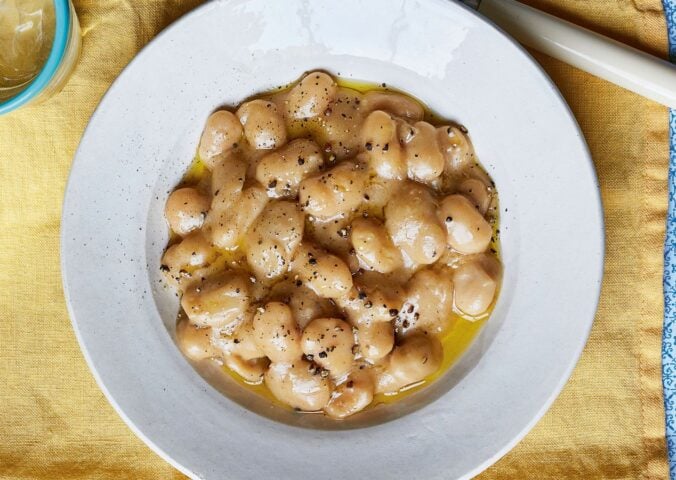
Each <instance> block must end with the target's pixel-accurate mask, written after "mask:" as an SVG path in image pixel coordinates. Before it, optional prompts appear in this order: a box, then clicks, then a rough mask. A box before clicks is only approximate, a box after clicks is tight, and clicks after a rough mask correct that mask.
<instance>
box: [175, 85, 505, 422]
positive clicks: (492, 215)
mask: <svg viewBox="0 0 676 480" xmlns="http://www.w3.org/2000/svg"><path fill="white" fill-rule="evenodd" d="M337 81H338V85H339V89H338V96H337V98H338V100H336V101H335V102H334V103H333V104H332V106H331V109H330V111H329V113H328V114H327V116H329V117H330V118H331V119H335V120H331V119H329V120H328V127H327V119H326V118H311V119H302V120H289V119H288V118H287V119H286V129H287V135H288V138H287V139H286V143H287V144H288V142H290V141H291V140H293V139H297V138H308V137H309V138H312V139H313V140H315V141H316V143H317V145H319V146H320V148H321V149H322V150H323V156H324V159H325V161H326V163H328V165H329V166H332V165H336V164H339V163H340V162H341V161H343V160H349V159H352V158H354V157H355V156H357V155H360V154H363V153H364V152H363V146H362V143H361V142H360V140H359V137H358V136H356V135H355V136H354V137H351V136H350V135H347V136H346V135H343V134H342V133H341V132H344V131H346V130H349V129H350V128H352V127H351V126H350V118H351V117H350V116H351V115H352V114H354V111H355V110H354V108H353V107H354V103H353V102H355V101H356V102H357V103H358V102H359V99H361V98H362V95H363V94H366V93H368V92H373V91H381V92H393V91H394V90H391V89H390V88H388V87H387V86H386V85H384V84H383V85H373V84H368V83H362V82H355V81H347V80H343V79H338V80H337ZM294 85H295V84H294ZM294 85H290V86H287V87H280V88H278V89H276V90H275V91H273V92H270V93H266V94H263V95H259V96H257V97H255V98H256V99H263V100H265V101H272V102H274V103H276V104H277V105H278V106H279V105H283V104H284V102H285V100H286V99H287V98H288V97H287V96H288V95H289V90H290V89H291V88H292V87H293V86H294ZM397 93H399V92H397ZM424 119H425V121H427V122H429V123H430V124H432V125H434V126H437V125H449V123H448V122H442V121H440V120H439V117H438V116H437V115H435V114H433V112H431V111H430V110H429V109H425V112H424ZM361 121H362V119H360V122H361ZM454 128H455V127H454ZM457 128H459V129H460V131H462V132H463V133H466V130H465V129H464V127H459V126H458V127H457ZM332 132H336V134H335V135H334V134H333V133H332ZM243 143H244V145H239V146H237V148H239V149H241V150H242V152H243V154H244V157H245V158H247V160H248V161H249V162H250V165H249V167H248V173H247V177H249V176H250V175H251V174H252V172H255V170H256V165H257V164H258V162H259V161H260V159H261V157H262V156H263V155H262V154H261V153H260V151H256V150H255V149H252V148H251V147H250V146H249V145H248V143H247V142H243ZM249 143H250V142H249ZM269 152H270V150H266V151H265V152H263V153H269ZM323 171H324V170H323ZM365 174H366V173H365ZM469 178H472V179H478V180H480V181H481V182H482V183H483V184H485V185H486V186H487V188H488V191H489V192H491V195H490V197H489V198H490V201H489V203H487V204H486V205H484V206H483V207H480V206H479V205H478V204H477V205H476V207H477V208H478V209H480V208H485V214H484V216H485V219H486V220H487V221H488V223H489V224H490V227H491V228H492V233H493V235H492V238H491V241H490V244H489V246H488V248H487V249H486V252H487V254H488V255H489V256H492V257H493V258H495V259H496V260H497V261H498V263H499V258H500V247H499V229H498V220H499V218H498V197H497V192H496V191H495V189H494V184H493V183H492V181H491V180H490V177H489V176H488V175H487V174H486V172H485V171H484V170H483V168H482V167H481V165H480V164H479V163H478V162H477V161H476V159H475V158H474V157H473V153H472V158H471V162H470V164H469V166H468V167H465V168H463V169H462V170H461V171H460V170H458V171H457V172H455V173H448V172H446V173H444V174H443V175H442V176H440V177H439V179H438V180H433V181H431V182H429V183H428V185H429V186H430V188H432V189H433V190H434V192H436V193H435V195H437V196H439V198H442V197H443V196H444V195H448V194H454V193H458V189H459V188H460V186H462V185H464V183H463V182H464V181H466V180H467V179H469ZM274 183H276V182H274ZM400 184H401V181H398V180H397V181H393V182H389V181H383V180H382V178H380V177H379V176H375V175H373V174H371V176H370V177H369V180H368V181H367V182H366V185H365V190H364V192H365V193H364V200H363V201H362V202H361V203H360V204H359V206H358V207H357V208H356V209H355V210H354V211H353V212H352V213H351V214H350V215H348V216H346V217H336V218H335V219H333V218H332V219H328V220H326V219H324V220H320V219H317V218H315V217H314V216H313V215H306V217H305V235H306V236H310V237H311V238H312V239H313V240H314V241H315V242H317V243H319V244H320V245H321V246H323V247H324V248H326V249H328V250H330V251H331V252H332V253H334V254H337V255H338V256H339V257H341V258H342V259H343V260H345V261H346V263H347V264H348V266H349V267H350V269H351V270H352V271H353V272H355V271H357V269H359V266H360V263H359V262H360V260H359V259H357V258H356V257H355V253H354V249H352V248H351V245H350V241H349V239H347V235H344V234H342V233H344V229H343V228H342V227H343V226H345V227H346V228H349V227H350V224H351V223H352V222H353V220H354V219H355V218H375V219H378V220H380V221H384V220H385V205H386V204H387V202H388V201H389V198H390V196H391V195H392V189H394V188H398V186H399V185H400ZM210 186H211V169H210V166H208V165H207V164H206V163H205V162H203V161H202V160H201V159H200V157H199V155H197V156H196V158H195V160H194V162H193V163H192V165H191V167H190V168H189V170H188V172H187V173H186V175H185V176H184V178H183V180H182V182H181V184H180V185H179V186H178V187H177V188H181V187H194V188H196V189H197V190H198V191H200V192H202V194H203V195H205V196H208V195H211V193H212V192H210V188H211V187H210ZM265 187H267V189H268V194H270V190H271V189H273V190H274V189H275V188H276V187H277V186H276V185H273V184H272V183H271V184H269V185H266V186H265ZM464 193H467V192H464ZM301 195H302V193H301ZM469 195H470V196H471V190H469ZM380 197H382V198H380ZM235 208H236V207H235ZM447 221H448V220H447ZM341 230H343V232H342V233H341ZM181 238H182V237H181V236H179V235H176V234H173V235H172V237H171V241H170V245H172V244H175V243H178V242H180V241H181ZM250 248H251V246H250V245H248V244H247V243H246V241H244V240H243V239H239V240H238V241H237V243H236V245H235V246H234V247H229V248H226V249H224V248H215V249H214V251H215V255H216V259H215V260H213V261H212V262H211V265H210V267H209V269H208V272H207V273H205V271H199V269H192V268H187V269H186V270H182V272H185V276H186V277H189V276H190V275H193V274H196V275H207V274H210V273H212V272H217V271H221V270H223V269H225V268H226V267H229V268H234V269H238V270H248V267H247V258H246V254H247V252H248V251H249V249H250ZM193 254H194V252H193ZM469 257H471V256H466V255H461V254H459V253H458V252H456V251H454V250H452V249H449V251H447V252H445V253H444V254H443V255H442V256H441V257H440V259H439V260H438V262H439V263H440V264H443V265H444V268H446V267H448V268H450V269H454V268H456V267H457V266H458V265H461V264H462V262H463V261H464V260H465V259H466V258H469ZM405 258H406V257H405ZM362 266H363V265H362ZM423 266H424V265H423ZM163 268H166V271H167V272H168V273H169V275H170V277H171V276H172V275H175V272H169V268H168V267H163ZM420 268H421V266H420V265H417V264H415V262H413V263H411V262H408V263H406V260H405V265H404V268H398V269H396V270H394V271H392V272H390V273H386V274H379V275H380V277H379V278H381V280H382V281H386V282H389V281H392V282H394V284H398V285H401V284H406V282H407V281H408V280H409V279H410V278H411V276H412V275H413V274H414V273H415V272H416V271H417V270H419V269H420ZM359 276H360V273H357V275H356V276H355V279H357V278H359ZM252 278H253V277H252ZM289 278H291V277H290V276H289V275H285V276H283V277H282V280H284V279H289ZM296 278H297V276H296ZM364 278H367V277H366V274H365V276H364ZM173 281H174V282H175V281H178V282H179V284H180V282H181V281H182V280H181V279H180V278H179V277H178V276H176V277H174V278H173ZM188 281H190V282H192V281H193V280H186V282H188ZM279 281H280V280H279V278H277V279H276V281H274V282H266V281H261V280H260V279H259V280H258V282H254V283H255V285H256V286H255V287H254V289H253V299H254V301H261V300H264V299H265V300H266V301H267V299H268V295H269V294H270V291H271V289H272V291H274V285H275V283H276V282H279ZM186 284H187V283H186ZM185 288H186V287H185V286H183V287H181V289H182V290H185ZM498 294H499V281H498V286H497V290H496V292H495V295H494V297H493V300H492V302H491V304H490V306H489V307H488V308H487V309H486V310H485V311H483V312H482V313H481V314H479V315H477V316H476V317H468V316H466V315H464V314H462V313H461V312H460V311H459V310H458V309H457V308H454V313H453V314H452V317H451V318H450V319H448V320H447V321H446V322H445V324H446V327H444V328H443V329H441V330H440V332H439V333H438V334H435V335H436V336H438V338H439V340H440V341H441V345H442V346H443V357H442V359H441V361H440V367H439V368H438V369H437V370H436V371H435V372H433V373H431V374H430V375H427V376H425V377H424V378H423V379H421V380H419V381H417V382H415V383H412V384H409V385H407V386H405V387H404V388H402V389H400V390H399V391H397V392H390V393H377V394H376V395H374V397H373V401H372V402H371V403H370V405H369V406H368V407H367V409H368V408H372V407H374V406H376V405H378V404H381V403H392V402H395V401H397V400H399V399H401V398H402V397H404V396H407V395H410V394H411V393H413V392H415V391H417V390H420V389H421V388H423V387H424V386H425V385H427V384H429V383H431V382H433V381H434V380H436V379H438V378H439V377H441V376H442V375H443V374H444V373H445V372H446V371H447V370H448V368H450V367H451V366H452V365H453V364H454V363H455V362H456V361H457V360H458V359H459V358H460V356H461V355H462V354H463V353H464V352H465V351H466V349H467V348H468V346H469V345H470V344H471V343H472V341H473V340H474V338H475V337H476V335H477V334H478V332H479V331H480V330H481V328H482V326H483V325H484V324H485V322H486V321H487V320H488V318H489V317H490V314H491V312H492V310H493V306H494V303H495V300H496V299H497V297H498ZM331 302H332V303H333V304H334V307H335V308H336V310H337V311H340V308H339V307H338V306H337V305H335V302H334V301H333V300H331ZM340 316H342V315H340ZM185 318H186V314H185V312H183V311H181V312H180V313H179V318H178V321H179V322H182V321H185ZM397 321H399V318H397ZM401 325H402V324H401V323H399V324H398V326H397V328H396V332H397V336H398V337H399V336H400V335H401V336H402V338H403V337H405V336H406V331H407V330H406V328H407V326H406V324H404V325H405V327H402V326H401ZM301 327H302V325H301ZM425 334H427V333H425ZM222 370H223V372H224V373H225V374H227V375H229V376H231V377H232V378H233V379H234V380H235V381H236V382H238V383H240V384H241V385H243V386H245V387H246V388H248V389H250V390H252V391H254V392H255V393H257V394H259V395H261V396H263V397H265V398H267V399H269V400H270V401H272V402H273V403H276V404H278V405H284V404H283V403H282V402H280V401H279V400H278V399H277V398H276V397H275V395H273V394H272V392H271V391H270V390H269V389H268V388H267V387H266V385H265V384H264V383H263V382H262V379H261V380H257V381H249V380H247V379H245V378H243V377H242V376H240V375H238V374H237V373H235V372H234V371H233V370H232V369H231V368H228V367H227V366H225V365H224V366H223V367H222Z"/></svg>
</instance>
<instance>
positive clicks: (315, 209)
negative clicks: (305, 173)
mask: <svg viewBox="0 0 676 480" xmlns="http://www.w3.org/2000/svg"><path fill="white" fill-rule="evenodd" d="M364 177H365V172H364V168H363V167H362V166H360V165H357V164H356V163H354V162H350V161H345V162H342V163H339V164H338V165H337V166H335V167H333V168H332V169H331V170H329V171H327V172H324V173H322V174H320V175H316V176H312V177H309V178H306V179H305V180H303V181H302V182H301V184H300V192H299V197H300V204H301V205H302V207H303V210H305V211H306V212H307V213H309V214H310V215H315V216H317V217H321V218H331V217H335V216H339V215H345V214H347V213H349V212H351V211H353V210H355V209H356V208H357V207H358V206H359V204H360V203H361V202H362V196H363V189H364V185H365V182H366V179H365V178H364Z"/></svg>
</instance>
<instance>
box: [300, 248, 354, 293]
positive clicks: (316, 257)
mask: <svg viewBox="0 0 676 480" xmlns="http://www.w3.org/2000/svg"><path fill="white" fill-rule="evenodd" d="M293 271H294V272H295V273H296V274H297V275H298V279H300V280H301V281H302V282H303V284H304V285H306V286H307V287H308V288H309V289H310V290H312V291H313V292H315V293H316V294H317V295H319V296H320V297H324V298H337V297H341V296H343V295H345V294H346V293H347V292H348V291H349V290H350V288H352V273H351V272H350V269H349V268H348V266H347V265H346V264H345V262H344V261H343V260H341V259H340V258H338V257H337V256H335V255H332V254H330V253H327V252H326V251H324V250H323V249H321V248H317V247H315V246H313V245H311V244H309V243H304V244H303V245H301V246H300V248H298V251H297V252H296V256H295V257H294V259H293Z"/></svg>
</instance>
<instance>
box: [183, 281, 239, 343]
mask: <svg viewBox="0 0 676 480" xmlns="http://www.w3.org/2000/svg"><path fill="white" fill-rule="evenodd" d="M181 306H182V307H183V310H185V313H186V314H187V315H188V318H189V319H190V321H191V322H192V323H193V324H194V325H197V326H200V327H206V326H209V327H215V328H220V329H223V330H225V331H234V330H235V329H236V328H237V327H238V326H239V325H240V324H241V323H242V322H243V321H244V319H245V314H246V310H247V308H248V306H249V279H248V278H247V276H246V275H244V274H243V273H240V272H235V271H225V272H223V273H221V274H219V275H216V276H214V277H210V278H207V279H206V280H205V281H203V282H201V283H198V284H195V285H192V286H191V287H190V288H188V289H187V290H186V291H185V293H184V294H183V298H182V299H181Z"/></svg>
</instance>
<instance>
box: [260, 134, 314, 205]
mask: <svg viewBox="0 0 676 480" xmlns="http://www.w3.org/2000/svg"><path fill="white" fill-rule="evenodd" d="M323 162H324V160H323V157H322V153H321V151H320V150H319V146H317V144H316V143H315V142H313V141H312V140H307V139H304V138H299V139H297V140H293V141H292V142H290V143H288V144H287V145H285V146H283V147H282V148H280V149H279V150H276V151H274V152H271V153H268V154H267V155H265V156H264V157H263V158H261V159H260V161H259V162H258V165H257V166H256V180H258V181H259V182H261V184H263V185H265V186H266V187H267V188H268V192H269V194H270V196H271V197H273V198H294V197H295V196H296V195H298V186H299V185H300V182H301V181H303V179H304V178H306V177H307V176H308V175H310V174H311V173H314V172H316V171H317V170H319V167H320V166H321V165H322V163H323Z"/></svg>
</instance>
